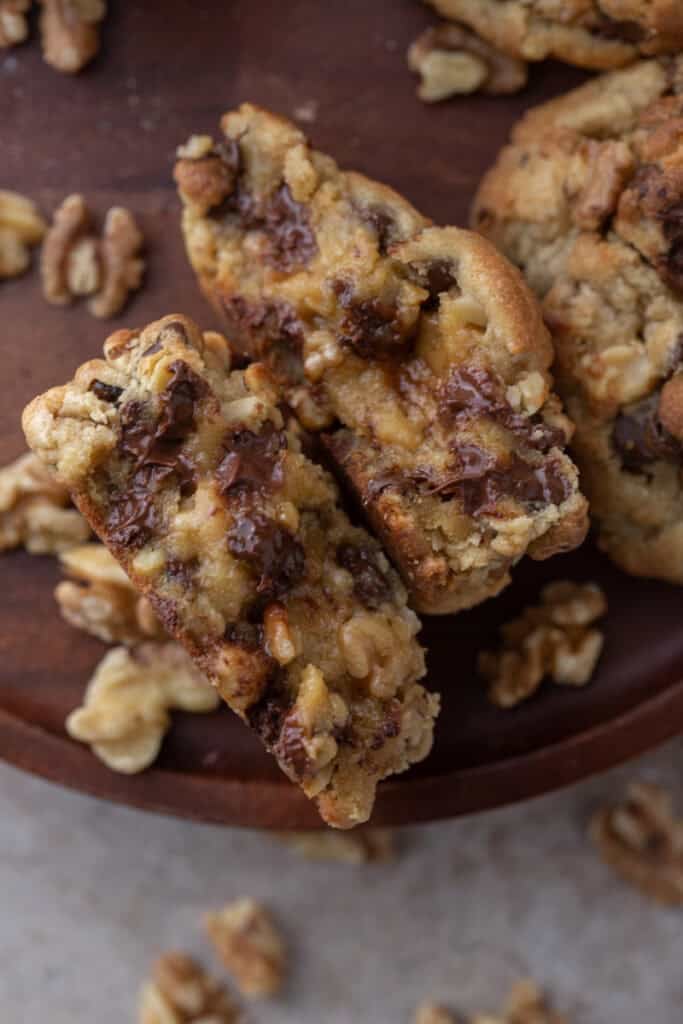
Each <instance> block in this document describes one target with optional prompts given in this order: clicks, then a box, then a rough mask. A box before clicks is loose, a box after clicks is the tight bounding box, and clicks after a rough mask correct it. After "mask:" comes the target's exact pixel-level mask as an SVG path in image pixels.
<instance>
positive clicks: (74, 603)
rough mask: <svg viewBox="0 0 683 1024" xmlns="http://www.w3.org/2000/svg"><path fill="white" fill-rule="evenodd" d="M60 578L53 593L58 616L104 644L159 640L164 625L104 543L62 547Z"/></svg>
mask: <svg viewBox="0 0 683 1024" xmlns="http://www.w3.org/2000/svg"><path fill="white" fill-rule="evenodd" d="M60 561H61V563H62V568H63V569H64V571H65V573H66V574H67V575H68V576H71V577H72V579H69V580H62V581H61V583H58V584H57V587H56V588H55V598H56V600H57V604H58V605H59V610H60V611H61V613H62V616H63V618H65V619H66V621H67V622H68V623H69V624H70V625H71V626H75V627H76V629H82V630H84V632H86V633H90V634H91V635H92V636H95V637H97V638H98V640H102V641H104V643H107V644H126V646H130V645H132V644H137V643H141V642H143V641H144V640H161V639H162V638H163V637H164V636H165V633H164V629H163V627H162V625H161V623H160V622H159V620H158V619H157V617H156V615H155V614H154V611H153V609H152V606H151V605H150V603H149V601H148V600H147V598H146V597H142V596H141V595H140V594H138V592H137V590H136V589H135V587H134V586H133V584H132V583H131V582H130V580H129V579H128V577H127V576H126V574H125V572H124V571H123V569H122V568H121V567H120V565H119V563H118V562H117V561H116V559H115V558H114V557H113V555H110V554H109V551H108V550H107V549H106V548H105V546H104V545H103V544H97V543H90V544H80V545H79V546H78V547H74V548H70V549H69V550H68V551H66V552H64V553H63V554H62V555H61V557H60Z"/></svg>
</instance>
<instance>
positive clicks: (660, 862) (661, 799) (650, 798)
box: [589, 782, 683, 906]
mask: <svg viewBox="0 0 683 1024" xmlns="http://www.w3.org/2000/svg"><path fill="white" fill-rule="evenodd" d="M589 834H590V838H591V839H592V841H593V843H594V844H595V846H596V847H597V850H598V853H599V854H600V856H601V857H602V859H603V860H604V861H605V863H606V864H609V865H610V867H612V868H614V870H615V871H616V872H617V873H618V874H619V875H621V877H622V878H624V879H625V880H626V881H627V882H631V884H632V885H635V886H637V887H638V888H639V889H640V890H641V891H642V892H644V893H645V894H646V895H647V896H649V897H650V898H651V899H653V900H656V901H657V902H659V903H664V904H668V905H671V906H680V905H681V904H683V819H681V818H677V817H676V816H675V815H674V811H673V805H672V801H671V797H670V795H669V794H668V793H666V792H665V791H664V790H663V789H661V788H660V787H659V786H655V785H652V784H651V783H646V782H633V783H631V785H630V786H629V788H628V791H627V795H626V800H625V801H624V802H623V803H621V804H617V805H616V806H612V807H604V808H602V809H601V810H599V811H598V812H597V813H596V814H595V815H594V816H593V818H592V820H591V823H590V830H589Z"/></svg>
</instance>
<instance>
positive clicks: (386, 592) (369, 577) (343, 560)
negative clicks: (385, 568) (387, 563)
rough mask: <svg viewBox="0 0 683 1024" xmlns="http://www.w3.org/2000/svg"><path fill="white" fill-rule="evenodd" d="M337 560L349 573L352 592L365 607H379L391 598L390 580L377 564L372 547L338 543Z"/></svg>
mask: <svg viewBox="0 0 683 1024" xmlns="http://www.w3.org/2000/svg"><path fill="white" fill-rule="evenodd" d="M337 562H338V564H339V565H340V566H341V567H342V569H346V570H347V572H350V573H351V576H352V577H353V592H354V594H355V595H356V597H357V598H358V600H359V601H361V602H362V604H364V605H365V606H366V608H379V606H380V605H381V604H384V602H385V601H389V600H390V599H391V597H392V586H391V582H390V580H389V578H388V577H387V576H386V575H385V574H384V573H383V572H382V570H381V569H380V567H379V566H378V564H377V555H376V552H375V551H373V550H372V548H369V547H366V546H364V545H361V544H350V543H348V542H347V543H345V544H340V545H339V547H338V548H337Z"/></svg>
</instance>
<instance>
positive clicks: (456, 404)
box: [175, 104, 586, 612]
mask: <svg viewBox="0 0 683 1024" xmlns="http://www.w3.org/2000/svg"><path fill="white" fill-rule="evenodd" d="M181 152H182V154H183V155H182V157H181V159H180V160H179V162H178V164H177V165H176V169H175V176H176V180H177V182H178V186H179V190H180V194H181V197H182V199H183V203H184V214H183V230H184V234H185V240H186V243H187V248H188V253H189V256H190V260H191V262H192V265H193V267H194V268H195V270H196V272H197V275H198V277H199V281H200V284H201V286H202V288H203V290H204V292H205V293H206V295H207V296H208V298H209V299H210V300H211V302H212V303H213V304H214V306H215V307H216V309H217V310H219V311H220V313H221V314H222V315H223V316H224V318H225V320H226V322H227V324H228V326H229V329H230V332H231V336H234V337H235V338H236V339H237V341H238V343H239V344H240V345H241V346H242V349H243V350H244V351H245V352H246V353H247V354H248V355H249V356H250V357H252V358H256V359H262V360H264V361H265V362H266V363H267V364H268V366H269V367H270V369H271V370H272V372H273V374H274V375H275V377H276V378H277V380H278V382H279V384H280V386H281V387H282V389H283V391H284V393H285V395H286V398H287V401H288V402H289V404H290V405H291V407H292V408H293V409H294V410H295V412H296V414H297V416H298V417H299V419H300V420H301V421H302V423H303V424H304V426H305V427H306V428H308V429H309V430H313V431H316V432H317V433H318V434H319V435H321V437H322V440H323V443H324V444H325V446H326V448H327V450H328V452H329V453H330V456H331V458H332V460H333V463H334V464H335V465H336V467H337V469H338V470H339V471H340V472H341V473H342V474H343V475H344V476H345V477H346V479H347V481H348V482H349V483H350V486H351V489H352V491H353V492H354V494H355V495H356V497H357V499H358V500H359V502H360V503H361V504H362V507H363V509H364V511H365V513H366V515H367V517H368V519H369V521H370V522H371V524H372V526H373V528H374V529H375V531H376V532H377V533H378V534H379V535H380V536H381V539H382V540H383V542H384V544H385V546H386V549H387V551H388V553H389V554H390V557H391V558H392V560H393V562H394V564H395V565H396V567H397V568H398V570H399V572H400V573H401V575H402V577H403V579H404V581H405V583H406V585H407V586H408V588H409V591H410V594H411V600H412V602H413V605H414V607H416V608H417V609H418V610H420V611H426V612H450V611H456V610H457V609H460V608H466V607H469V606H471V605H473V604H476V603H477V602H479V601H482V600H484V599H485V598H487V597H490V596H492V595H494V594H496V593H498V591H500V590H501V588H502V587H504V586H505V585H506V583H508V582H509V573H510V569H511V567H512V566H513V565H514V564H515V563H516V562H517V561H518V560H519V559H520V558H521V557H522V556H523V555H525V554H530V555H531V556H532V557H535V558H544V557H547V556H548V555H550V554H553V553H555V552H557V551H563V550H567V549H568V548H571V547H573V546H575V545H576V544H577V543H579V542H580V541H581V540H582V539H583V536H584V534H585V530H586V507H585V501H584V499H583V497H582V496H581V495H580V493H579V490H578V481H577V473H576V469H575V467H574V465H573V464H572V462H571V461H570V459H569V458H568V457H567V455H566V454H565V453H564V446H565V444H566V442H567V440H568V438H569V436H570V434H571V429H572V428H571V424H570V422H569V420H568V419H567V418H566V417H565V416H564V415H563V413H562V410H561V407H560V403H559V401H558V399H557V397H556V396H555V395H554V394H553V392H552V390H551V383H552V382H551V378H550V375H549V372H548V369H549V366H550V362H551V359H552V348H551V345H550V342H549V338H548V334H547V331H546V329H545V327H544V326H543V323H542V320H541V317H540V313H539V310H538V307H537V304H536V302H535V300H534V299H533V297H532V295H531V294H530V292H529V290H528V289H527V287H526V286H525V284H524V282H523V280H522V279H521V277H520V275H519V274H518V272H517V271H516V270H515V269H514V268H513V267H511V266H510V264H509V263H508V262H507V261H506V260H505V259H503V258H502V257H501V256H500V255H499V254H498V253H497V252H496V251H495V249H494V247H493V246H491V245H489V244H488V243H487V242H486V241H484V240H482V239H481V238H479V237H478V236H476V235H474V234H473V233H471V232H468V231H462V230H459V229H457V228H436V227H432V226H431V225H430V222H429V221H428V220H427V219H426V218H424V217H422V216H421V215H420V214H419V213H418V212H417V211H416V210H415V209H414V208H413V207H412V206H411V205H410V204H409V203H408V202H407V201H406V200H405V199H403V198H402V197H401V196H399V195H397V193H395V192H393V191H392V190H391V189H389V188H387V187H385V186H384V185H380V184H378V183H377V182H374V181H370V180H369V179H367V178H365V177H363V176H362V175H359V174H355V173H352V172H345V171H342V170H340V169H339V168H338V167H337V165H336V164H335V163H334V161H333V160H332V159H331V158H330V157H328V156H325V155H323V154H321V153H318V152H316V151H315V150H313V149H312V148H311V147H310V146H309V144H308V142H307V140H306V138H305V137H304V135H303V134H302V133H301V132H300V131H299V129H298V128H297V127H296V126H295V125H293V124H292V123H290V122H289V121H286V120H284V119H283V118H280V117H277V116H275V115H274V114H271V113H268V112H267V111H264V110H261V109H260V108H257V107H254V106H251V105H249V104H245V105H244V106H242V107H241V108H240V109H239V110H237V111H234V112H232V113H229V114H226V115H225V117H224V118H223V121H222V134H221V136H220V138H219V139H218V140H216V141H214V140H212V139H210V138H208V137H206V136H202V137H195V139H193V140H191V142H190V143H189V144H188V145H187V146H186V147H184V148H183V150H182V151H181Z"/></svg>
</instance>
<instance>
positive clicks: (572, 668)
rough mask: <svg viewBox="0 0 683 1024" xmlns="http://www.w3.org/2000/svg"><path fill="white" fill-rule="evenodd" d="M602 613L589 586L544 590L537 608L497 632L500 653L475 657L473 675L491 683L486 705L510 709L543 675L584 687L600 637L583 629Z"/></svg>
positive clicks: (595, 589)
mask: <svg viewBox="0 0 683 1024" xmlns="http://www.w3.org/2000/svg"><path fill="white" fill-rule="evenodd" d="M606 611H607V601H606V599H605V595H604V594H603V592H602V590H601V589H600V587H599V586H598V585H597V584H595V583H583V584H581V583H572V582H571V581H569V580H567V581H558V582H556V583H550V584H548V586H546V587H544V588H543V590H542V591H541V603H540V605H533V606H532V607H530V608H526V609H525V610H524V612H523V613H522V615H520V617H519V618H517V619H513V620H512V621H511V622H507V623H505V625H504V626H503V627H502V628H501V635H502V638H503V649H502V651H498V652H495V651H482V652H481V654H480V655H479V662H478V665H479V671H480V672H481V674H482V675H483V676H484V677H485V678H486V679H488V680H489V681H490V682H491V687H490V689H489V697H490V699H491V701H492V702H493V703H494V704H497V705H498V707H501V708H510V707H514V706H515V705H516V704H519V702H520V701H522V700H526V698H527V697H530V696H531V695H532V693H535V691H536V690H537V689H538V687H539V686H540V684H541V682H542V680H543V679H544V678H545V677H546V676H549V677H550V678H551V679H552V680H553V681H554V682H556V683H560V684H561V685H563V686H584V685H585V684H586V683H587V682H588V681H589V680H590V678H591V676H592V675H593V671H594V669H595V666H596V664H597V662H598V658H599V657H600V653H601V651H602V646H603V642H604V636H603V634H602V632H601V631H600V630H598V629H590V628H589V627H590V626H591V625H592V623H594V622H595V621H596V620H597V619H599V618H600V617H601V616H603V615H604V614H605V612H606Z"/></svg>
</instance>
